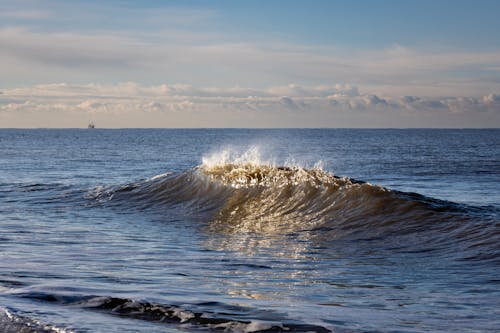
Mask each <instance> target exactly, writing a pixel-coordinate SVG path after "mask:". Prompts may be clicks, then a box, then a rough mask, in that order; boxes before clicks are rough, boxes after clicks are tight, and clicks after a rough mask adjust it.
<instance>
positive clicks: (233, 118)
mask: <svg viewBox="0 0 500 333" xmlns="http://www.w3.org/2000/svg"><path fill="white" fill-rule="evenodd" d="M498 13H500V1H497V0H492V1H489V0H477V1H472V0H471V1H465V0H464V1H461V0H454V1H449V0H433V1H427V0H419V1H409V0H398V1H396V0H384V1H382V0H380V1H376V0H371V1H368V0H366V1H363V0H359V1H353V0H350V1H348V0H345V1H335V0H330V1H327V0H325V1H317V0H307V1H306V0H303V1H293V0H290V1H284V0H283V1H277V0H275V1H273V0H267V1H258V0H254V1H223V0H219V1H189V0H186V1H160V0H157V1H153V0H143V1H125V0H120V1H118V0H114V1H110V0H108V1H103V0H101V1H97V0H86V1H79V0H76V1H47V0H16V1H7V0H0V127H1V128H10V127H15V128H39V127H49V128H52V127H55V128H58V127H61V128H66V127H69V128H75V127H76V128H81V127H86V126H87V124H88V123H89V122H90V121H93V122H94V123H95V124H96V127H99V128H123V127H183V128H186V127H187V128H190V127H257V128H261V127H266V128H269V127H333V128H337V127H349V128H392V127H397V128H412V127H440V128H466V127H467V128H468V127H471V128H482V127H488V128H498V127H500V34H499V33H498V31H500V20H499V19H498Z"/></svg>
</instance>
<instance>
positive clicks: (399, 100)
mask: <svg viewBox="0 0 500 333" xmlns="http://www.w3.org/2000/svg"><path fill="white" fill-rule="evenodd" d="M35 114H38V115H42V114H43V115H44V119H52V122H50V123H49V124H50V126H56V125H57V124H59V123H58V122H57V119H59V118H63V119H65V122H64V126H75V127H79V126H81V124H82V123H84V122H86V121H88V120H85V119H89V118H92V119H96V120H99V122H100V123H103V126H110V127H115V126H118V127H119V126H122V127H136V126H145V127H158V126H159V127H162V126H166V127H178V126H181V127H193V126H194V127H200V126H201V127H203V126H208V127H227V126H236V127H246V126H248V127H283V126H285V127H286V126H288V127H297V126H298V127H304V126H305V127H307V126H312V127H324V126H330V127H338V126H341V127H359V126H360V124H361V126H368V127H378V126H382V127H390V126H401V127H412V126H421V127H422V126H441V127H443V126H444V127H446V126H450V125H449V124H452V125H453V126H457V127H467V126H468V124H471V123H470V120H471V119H475V121H476V122H474V123H473V124H474V126H488V127H495V126H496V127H498V126H500V95H498V94H488V95H484V96H478V97H440V98H434V97H422V96H404V97H398V96H394V97H393V96H380V95H377V94H373V93H369V92H364V91H362V90H360V89H358V88H357V87H356V86H352V85H331V86H314V87H310V86H302V85H298V84H290V85H285V86H276V87H269V88H242V87H230V88H224V87H208V88H204V87H193V86H191V85H188V84H160V85H153V86H145V85H141V84H138V83H135V82H124V83H119V84H115V85H103V84H84V85H75V84H67V83H58V84H44V85H35V86H31V87H24V88H13V89H4V91H3V94H2V95H0V126H2V127H9V126H14V127H24V126H28V125H26V124H28V122H27V121H24V120H23V118H22V115H24V118H25V119H28V118H32V117H34V116H33V115H35ZM14 115H18V116H14ZM9 117H10V118H9ZM13 117H14V118H15V120H9V121H10V122H9V123H8V122H6V120H5V119H14V118H13ZM16 117H17V118H16ZM39 117H40V116H39ZM71 118H72V119H74V122H73V123H71V121H70V120H69V119H71ZM2 119H3V120H2ZM160 119H163V120H162V121H160ZM30 121H32V120H30ZM44 121H45V120H44ZM47 121H48V120H47ZM23 124H25V125H23ZM29 124H31V122H30V123H29ZM61 124H62V123H61ZM71 124H73V125H71ZM447 124H448V125H447ZM37 126H42V125H37ZM45 126H47V125H45ZM61 126H63V125H61Z"/></svg>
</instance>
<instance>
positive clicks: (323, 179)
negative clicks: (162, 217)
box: [90, 150, 500, 259]
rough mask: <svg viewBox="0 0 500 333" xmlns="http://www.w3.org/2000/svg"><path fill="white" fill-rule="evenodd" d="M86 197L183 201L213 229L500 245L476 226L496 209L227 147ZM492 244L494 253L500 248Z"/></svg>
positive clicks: (151, 205) (494, 233) (495, 234)
mask: <svg viewBox="0 0 500 333" xmlns="http://www.w3.org/2000/svg"><path fill="white" fill-rule="evenodd" d="M90 197H92V198H93V199H96V200H97V201H98V202H100V203H102V204H106V205H119V206H120V208H124V207H126V208H133V209H140V210H158V211H162V210H164V209H168V208H169V207H176V208H178V206H179V205H183V206H184V207H183V209H184V211H185V212H186V214H189V213H191V214H193V215H196V216H201V217H202V219H203V220H204V221H208V224H207V229H208V230H210V231H214V232H226V233H234V232H254V233H264V234H289V233H296V232H309V233H312V234H316V237H321V238H322V239H329V240H335V239H339V238H350V239H352V238H355V239H376V238H380V237H385V236H388V235H407V234H415V233H426V234H427V236H428V238H427V241H431V240H432V241H437V242H450V241H456V240H459V241H467V242H469V243H470V244H469V245H470V246H472V247H477V246H479V245H480V244H483V243H485V244H486V243H487V244H489V245H492V244H500V242H498V241H495V240H498V239H499V238H500V232H499V225H498V223H497V222H495V221H494V220H495V219H496V218H492V219H493V221H488V222H491V223H486V224H485V223H478V220H484V219H487V220H488V219H489V218H490V217H491V216H490V217H488V215H489V214H490V215H491V214H493V215H495V216H496V214H497V212H493V213H491V212H488V211H487V210H486V209H483V208H478V207H471V206H467V205H463V204H457V203H453V202H449V201H444V200H438V199H433V198H429V197H425V196H423V195H420V194H416V193H406V192H399V191H394V190H389V189H387V188H384V187H381V186H378V185H373V184H370V183H367V182H363V181H359V180H355V179H352V178H347V177H338V176H335V175H333V174H331V173H329V172H327V171H325V170H323V169H322V168H321V166H320V165H318V164H317V165H315V166H313V167H310V168H307V167H302V166H299V165H294V164H291V163H285V164H284V165H276V164H275V163H274V162H271V161H263V160H261V159H260V156H259V155H258V152H255V151H252V150H250V151H249V152H246V153H245V154H243V155H238V156H236V157H235V156H232V155H231V153H227V152H223V153H219V154H216V155H215V156H209V157H206V158H204V159H203V163H202V164H201V165H199V166H197V167H195V168H193V169H190V170H187V171H184V172H180V173H166V174H163V175H159V176H155V177H153V178H150V179H147V180H144V181H141V182H137V183H132V184H127V185H124V186H119V187H108V188H97V189H95V190H94V192H93V193H92V194H91V195H90ZM478 216H481V218H479V219H478ZM429 235H431V236H429ZM493 247H494V253H498V252H499V251H500V250H499V248H498V245H493ZM482 256H484V254H482ZM494 256H495V255H493V254H491V252H489V254H487V255H486V257H487V258H490V259H491V258H492V257H494Z"/></svg>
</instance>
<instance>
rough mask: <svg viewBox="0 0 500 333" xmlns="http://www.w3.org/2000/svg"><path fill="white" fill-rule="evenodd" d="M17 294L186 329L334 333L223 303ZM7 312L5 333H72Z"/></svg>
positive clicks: (0, 321)
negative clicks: (176, 303) (155, 301)
mask: <svg viewBox="0 0 500 333" xmlns="http://www.w3.org/2000/svg"><path fill="white" fill-rule="evenodd" d="M17 295H18V296H20V297H22V298H26V299H30V300H34V301H38V302H46V303H53V304H57V305H59V306H71V307H78V308H81V309H82V310H89V311H99V312H101V313H105V314H109V315H114V316H119V317H122V318H129V319H136V320H144V321H148V322H154V323H163V324H166V325H178V326H179V327H180V328H182V329H185V330H207V329H208V330H213V331H224V332H241V333H250V332H256V333H257V332H261V333H274V332H276V333H278V332H311V333H328V332H331V330H329V329H327V328H325V327H323V326H319V325H313V324H305V323H302V322H299V321H295V320H291V319H287V318H285V317H286V316H284V315H280V314H278V313H276V312H271V313H269V314H268V316H271V317H272V318H269V320H267V319H257V318H259V316H262V315H263V311H262V310H259V309H254V308H250V307H243V306H235V305H230V304H224V303H220V302H202V303H197V304H190V305H189V304H188V305H186V304H184V305H183V306H179V305H174V304H168V305H167V304H160V303H153V302H148V301H141V300H135V299H130V298H121V297H113V296H93V295H58V294H52V293H43V292H25V293H22V292H21V293H18V294H17ZM0 310H1V309H0ZM4 313H5V314H6V315H5V318H3V317H2V312H1V311H0V328H5V330H4V331H5V332H25V333H49V332H50V333H55V332H60V333H62V332H70V330H66V329H63V328H56V327H55V326H52V325H47V324H45V325H44V324H41V323H39V322H38V321H36V320H34V319H31V318H28V317H26V316H21V315H16V314H13V313H11V312H9V311H8V310H4ZM254 317H255V318H254ZM2 325H3V326H2Z"/></svg>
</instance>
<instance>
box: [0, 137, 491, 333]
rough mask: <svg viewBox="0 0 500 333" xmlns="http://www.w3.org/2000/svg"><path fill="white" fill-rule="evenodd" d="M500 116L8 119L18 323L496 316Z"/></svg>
mask: <svg viewBox="0 0 500 333" xmlns="http://www.w3.org/2000/svg"><path fill="white" fill-rule="evenodd" d="M499 183H500V131H499V130H242V129H240V130H204V129H200V130H100V129H96V130H0V330H2V331H6V332H23V331H24V332H54V331H68V332H71V331H75V332H137V331H142V332H160V331H161V332H165V331H167V332H177V331H186V330H187V331H216V330H226V331H234V332H253V331H298V332H306V331H316V332H327V331H335V332H337V331H338V332H352V331H354V332H360V331H380V332H424V331H433V332H437V331H443V332H445V331H495V330H496V329H498V327H500V320H499V319H498V318H499V317H500V316H499V315H500V313H499V310H498V309H500V301H498V300H499V299H500V297H499V296H500V289H499V284H500V280H499V279H498V271H499V267H500V257H499V254H500V188H499V187H498V184H499Z"/></svg>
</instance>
